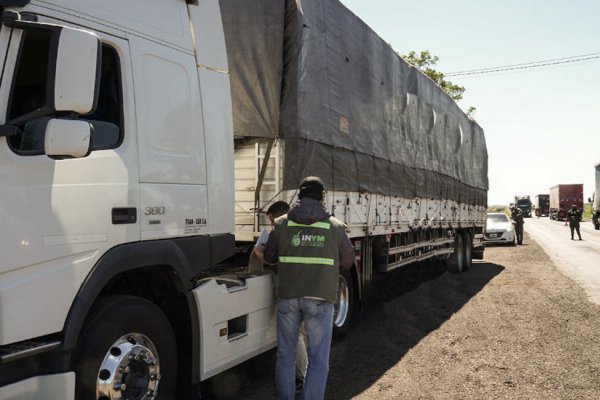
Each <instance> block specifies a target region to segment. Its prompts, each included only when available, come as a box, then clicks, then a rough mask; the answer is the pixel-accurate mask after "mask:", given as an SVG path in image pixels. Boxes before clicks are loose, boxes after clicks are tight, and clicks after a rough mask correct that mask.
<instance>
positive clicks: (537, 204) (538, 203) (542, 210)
mask: <svg viewBox="0 0 600 400" xmlns="http://www.w3.org/2000/svg"><path fill="white" fill-rule="evenodd" d="M533 207H534V209H535V216H536V217H538V218H539V217H547V216H548V214H549V213H550V195H549V194H536V195H535V197H534V199H533Z"/></svg>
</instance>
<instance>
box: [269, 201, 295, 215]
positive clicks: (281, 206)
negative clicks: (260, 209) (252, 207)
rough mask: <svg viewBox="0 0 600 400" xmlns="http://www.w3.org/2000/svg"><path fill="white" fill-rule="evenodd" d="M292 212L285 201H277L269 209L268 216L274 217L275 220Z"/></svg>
mask: <svg viewBox="0 0 600 400" xmlns="http://www.w3.org/2000/svg"><path fill="white" fill-rule="evenodd" d="M289 210H290V206H289V204H288V203H286V202H285V201H276V202H275V203H273V204H271V205H270V206H269V208H268V209H267V215H272V216H273V218H278V217H281V216H282V215H284V214H287V212H288V211H289Z"/></svg>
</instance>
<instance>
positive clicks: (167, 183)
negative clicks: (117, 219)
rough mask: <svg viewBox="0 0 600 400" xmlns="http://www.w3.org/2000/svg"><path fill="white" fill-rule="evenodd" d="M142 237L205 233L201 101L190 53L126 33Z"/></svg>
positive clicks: (204, 161)
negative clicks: (135, 124) (135, 125)
mask: <svg viewBox="0 0 600 400" xmlns="http://www.w3.org/2000/svg"><path fill="white" fill-rule="evenodd" d="M130 45H131V58H132V60H133V69H134V76H135V77H136V78H135V95H136V114H137V121H138V135H139V142H138V149H139V157H140V166H139V168H140V169H139V181H140V201H141V207H142V215H141V220H142V221H141V230H142V239H164V238H169V237H177V236H188V235H201V234H207V233H208V218H209V216H208V215H207V213H208V209H207V208H208V207H207V190H206V181H207V178H206V174H207V172H206V155H205V150H204V149H205V144H204V130H203V126H202V104H201V101H200V89H199V84H198V74H197V72H196V62H195V58H194V55H193V54H191V53H186V52H185V51H182V50H179V49H175V48H172V47H169V46H166V45H160V44H157V43H156V42H154V41H151V40H148V39H144V38H141V37H138V36H131V37H130Z"/></svg>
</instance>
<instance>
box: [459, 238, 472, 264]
mask: <svg viewBox="0 0 600 400" xmlns="http://www.w3.org/2000/svg"><path fill="white" fill-rule="evenodd" d="M462 240H463V246H464V253H463V255H464V268H463V269H464V270H465V271H466V270H468V269H469V268H471V265H473V241H472V240H471V234H470V233H469V232H463V234H462Z"/></svg>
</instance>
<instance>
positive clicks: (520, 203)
mask: <svg viewBox="0 0 600 400" xmlns="http://www.w3.org/2000/svg"><path fill="white" fill-rule="evenodd" d="M515 206H516V207H517V208H519V209H521V211H523V217H526V218H529V217H531V199H530V198H529V196H515Z"/></svg>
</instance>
